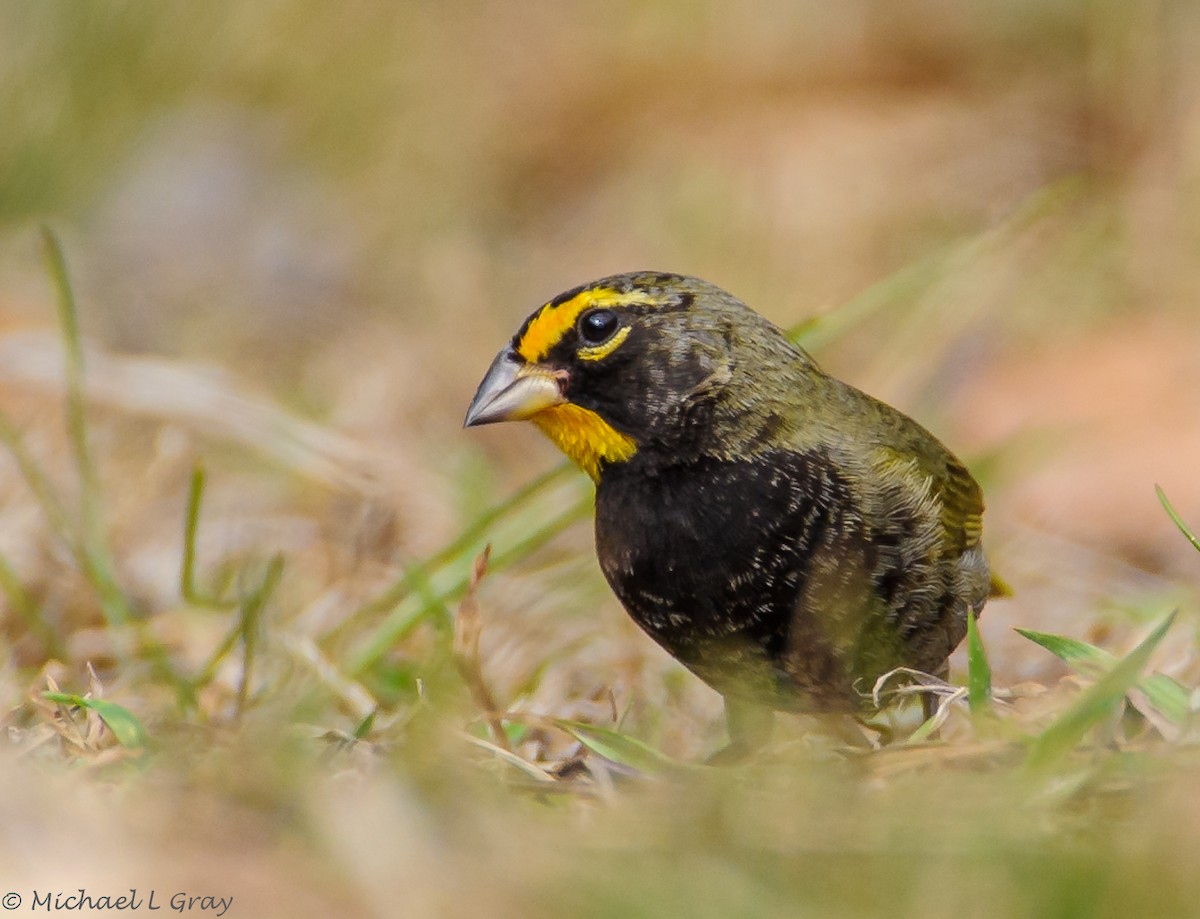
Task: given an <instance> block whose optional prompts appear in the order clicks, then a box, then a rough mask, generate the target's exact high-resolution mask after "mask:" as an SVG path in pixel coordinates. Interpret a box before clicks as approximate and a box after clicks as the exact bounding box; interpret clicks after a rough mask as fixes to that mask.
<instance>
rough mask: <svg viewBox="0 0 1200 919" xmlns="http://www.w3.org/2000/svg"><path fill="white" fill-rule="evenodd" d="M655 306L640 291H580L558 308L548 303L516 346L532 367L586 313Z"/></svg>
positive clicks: (649, 297) (603, 289) (606, 288)
mask: <svg viewBox="0 0 1200 919" xmlns="http://www.w3.org/2000/svg"><path fill="white" fill-rule="evenodd" d="M655 302H656V301H655V299H654V298H653V297H651V296H650V295H649V294H646V293H643V292H641V291H636V290H633V291H620V290H615V289H613V288H611V287H594V288H591V289H589V290H584V291H580V292H579V293H578V294H576V295H575V296H574V297H572V298H571V299H570V300H567V301H566V302H565V303H560V304H558V305H557V306H556V305H555V304H554V303H552V302H551V303H547V304H546V305H545V306H543V307H542V308H541V309H540V310H538V313H537V315H536V316H534V317H533V319H532V320H530V323H529V327H528V328H527V329H526V330H525V334H524V335H522V336H521V340H520V342H519V343H518V344H517V353H518V354H520V355H521V357H523V358H524V359H525V360H527V361H528V362H529V363H531V364H533V363H537V362H538V361H540V360H541V359H542V358H544V357H545V356H546V355H547V354H549V353H550V350H551V349H552V348H553V347H554V346H555V345H557V344H558V343H559V342H560V341H562V337H563V336H564V335H566V334H567V332H569V331H570V330H571V329H572V328H574V326H575V321H576V320H577V319H578V318H579V316H580V314H581V313H583V312H584V311H585V310H590V309H595V308H596V307H601V306H620V305H621V304H624V303H655Z"/></svg>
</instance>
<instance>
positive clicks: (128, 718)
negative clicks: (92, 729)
mask: <svg viewBox="0 0 1200 919" xmlns="http://www.w3.org/2000/svg"><path fill="white" fill-rule="evenodd" d="M42 696H43V697H45V698H46V699H49V700H50V701H51V702H57V703H59V704H60V705H75V706H78V707H80V708H87V709H91V710H92V711H94V712H95V713H96V714H97V715H99V716H100V718H101V719H102V720H103V721H104V723H105V725H107V726H108V729H109V730H110V731H112V733H113V737H115V738H117V741H118V742H119V743H120V744H121V746H123V747H126V748H128V749H130V750H144V749H146V748H147V747H149V746H150V734H149V733H148V732H147V731H146V729H145V727H143V726H142V722H141V721H139V720H138V717H137V716H136V715H135V714H133V712H131V711H130V710H129V709H127V708H125V706H123V705H118V704H117V703H116V702H110V701H109V700H108V699H92V698H88V697H87V696H77V695H75V694H74V693H69V692H44V693H42Z"/></svg>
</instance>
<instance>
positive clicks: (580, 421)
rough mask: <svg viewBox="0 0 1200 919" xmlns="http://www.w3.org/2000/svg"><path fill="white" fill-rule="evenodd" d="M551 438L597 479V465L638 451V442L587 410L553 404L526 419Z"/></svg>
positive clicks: (611, 461) (622, 460) (618, 461)
mask: <svg viewBox="0 0 1200 919" xmlns="http://www.w3.org/2000/svg"><path fill="white" fill-rule="evenodd" d="M529 420H530V421H532V422H533V423H534V424H536V425H537V426H538V429H539V430H540V431H541V432H542V433H543V434H545V435H546V436H547V437H549V438H550V439H551V440H552V441H554V444H555V446H557V447H558V449H560V450H562V452H563V453H565V454H567V456H569V457H570V458H571V459H572V460H573V461H574V462H575V464H576V465H577V466H579V468H580V469H582V470H583V471H584V472H586V473H587V474H588V475H589V476H591V477H592V481H594V482H596V481H599V480H600V464H601V463H602V462H605V463H621V462H624V461H625V460H627V459H629V458H630V457H631V456H633V454H635V453H636V452H637V444H635V443H634V442H633V439H632V438H630V437H626V436H625V435H624V434H622V433H621V432H620V431H618V430H617V429H616V428H614V427H613V426H612V425H610V424H609V423H608V422H607V421H605V420H604V419H603V418H601V417H600V416H599V415H597V414H596V413H595V412H593V411H591V410H590V409H586V408H580V407H579V406H578V405H571V404H570V403H569V402H568V403H566V404H564V405H555V406H553V407H552V408H547V409H543V410H542V411H540V412H538V413H537V414H536V415H534V416H533V417H532V418H530V419H529Z"/></svg>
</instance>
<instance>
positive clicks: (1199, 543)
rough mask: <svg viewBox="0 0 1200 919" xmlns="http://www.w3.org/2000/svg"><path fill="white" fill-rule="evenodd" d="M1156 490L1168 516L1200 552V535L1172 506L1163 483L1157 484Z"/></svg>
mask: <svg viewBox="0 0 1200 919" xmlns="http://www.w3.org/2000/svg"><path fill="white" fill-rule="evenodd" d="M1154 491H1155V493H1156V494H1157V495H1158V502H1159V504H1161V505H1162V506H1163V510H1165V511H1166V512H1167V516H1168V517H1170V518H1171V520H1172V521H1173V522H1174V524H1175V526H1177V527H1179V532H1180V533H1182V534H1183V535H1184V536H1185V537H1186V538H1187V541H1188V542H1190V543H1191V544H1192V546H1193V547H1194V548H1195V549H1196V550H1197V551H1198V552H1200V536H1197V535H1196V534H1195V533H1193V532H1192V531H1191V530H1190V529H1189V528H1188V525H1187V524H1186V523H1184V522H1183V518H1182V517H1180V516H1179V514H1178V512H1177V511H1176V510H1175V508H1174V507H1172V506H1171V502H1170V501H1168V500H1167V493H1166V492H1165V491H1163V490H1162V486H1161V485H1155V486H1154Z"/></svg>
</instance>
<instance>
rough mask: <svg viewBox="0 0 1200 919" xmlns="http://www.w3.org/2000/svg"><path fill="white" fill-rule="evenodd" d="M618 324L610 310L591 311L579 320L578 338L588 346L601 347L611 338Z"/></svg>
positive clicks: (619, 322)
mask: <svg viewBox="0 0 1200 919" xmlns="http://www.w3.org/2000/svg"><path fill="white" fill-rule="evenodd" d="M620 324H621V321H620V320H619V319H618V318H617V314H616V313H614V312H613V311H612V310H592V311H591V312H590V313H584V314H583V316H581V317H580V319H579V337H580V338H582V339H583V340H584V341H585V342H587V344H589V345H601V344H604V342H606V341H608V340H609V339H610V338H612V336H613V333H614V332H616V331H617V326H619V325H620Z"/></svg>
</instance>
